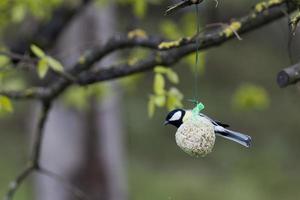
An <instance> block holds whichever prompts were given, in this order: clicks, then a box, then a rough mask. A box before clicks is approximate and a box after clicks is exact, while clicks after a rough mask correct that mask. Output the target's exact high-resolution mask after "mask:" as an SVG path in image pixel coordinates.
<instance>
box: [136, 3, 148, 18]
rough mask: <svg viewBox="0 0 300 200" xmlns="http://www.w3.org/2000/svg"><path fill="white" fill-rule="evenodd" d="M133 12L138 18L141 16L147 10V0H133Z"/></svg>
mask: <svg viewBox="0 0 300 200" xmlns="http://www.w3.org/2000/svg"><path fill="white" fill-rule="evenodd" d="M133 10H134V14H135V15H136V16H138V17H139V18H143V17H144V16H145V14H146V11H147V1H146V0H135V1H134V2H133Z"/></svg>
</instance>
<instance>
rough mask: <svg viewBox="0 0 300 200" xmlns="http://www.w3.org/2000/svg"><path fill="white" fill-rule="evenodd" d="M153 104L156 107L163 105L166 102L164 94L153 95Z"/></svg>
mask: <svg viewBox="0 0 300 200" xmlns="http://www.w3.org/2000/svg"><path fill="white" fill-rule="evenodd" d="M153 98H154V102H155V105H156V106H158V107H163V106H165V104H166V96H165V95H155V96H154V97H153Z"/></svg>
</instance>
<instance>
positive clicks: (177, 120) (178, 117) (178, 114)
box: [164, 109, 185, 128]
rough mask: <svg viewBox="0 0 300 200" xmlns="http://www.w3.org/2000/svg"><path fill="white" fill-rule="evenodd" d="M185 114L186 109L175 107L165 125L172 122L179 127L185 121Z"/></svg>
mask: <svg viewBox="0 0 300 200" xmlns="http://www.w3.org/2000/svg"><path fill="white" fill-rule="evenodd" d="M184 115H185V111H184V110H182V109H175V110H172V111H171V112H169V114H168V115H167V117H166V119H165V122H164V125H167V124H171V125H173V126H175V127H177V128H179V126H180V125H181V124H182V123H183V122H182V120H183V117H184Z"/></svg>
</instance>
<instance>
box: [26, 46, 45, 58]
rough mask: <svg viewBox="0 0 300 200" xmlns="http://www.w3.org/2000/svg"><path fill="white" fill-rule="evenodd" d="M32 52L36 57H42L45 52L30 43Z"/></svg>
mask: <svg viewBox="0 0 300 200" xmlns="http://www.w3.org/2000/svg"><path fill="white" fill-rule="evenodd" d="M30 49H31V51H32V53H33V54H34V55H35V56H36V57H38V58H44V57H45V56H46V54H45V52H44V51H43V50H42V49H41V48H40V47H38V46H36V45H34V44H32V45H31V46H30Z"/></svg>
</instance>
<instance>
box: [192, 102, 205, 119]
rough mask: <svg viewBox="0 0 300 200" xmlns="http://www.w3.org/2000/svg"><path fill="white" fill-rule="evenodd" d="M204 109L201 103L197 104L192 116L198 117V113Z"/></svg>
mask: <svg viewBox="0 0 300 200" xmlns="http://www.w3.org/2000/svg"><path fill="white" fill-rule="evenodd" d="M204 108H205V106H204V104H203V103H201V102H200V103H197V105H196V106H195V107H194V108H193V110H192V112H193V116H198V115H199V114H200V112H201V111H202V110H203V109H204Z"/></svg>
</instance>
